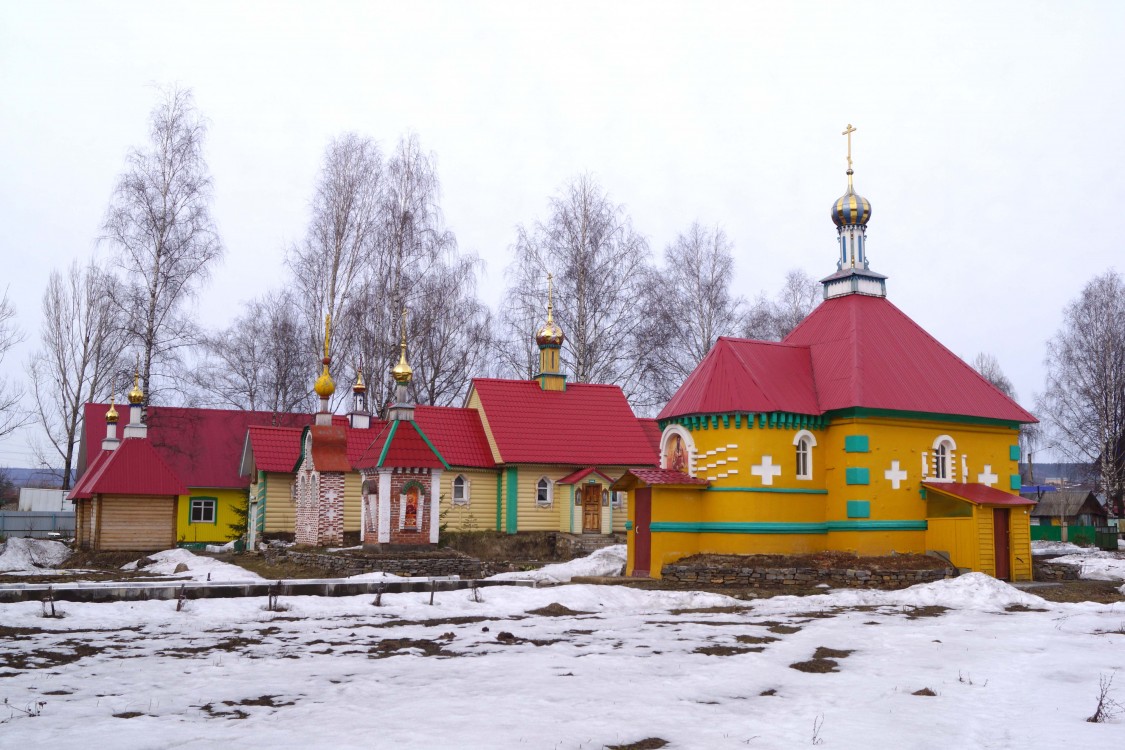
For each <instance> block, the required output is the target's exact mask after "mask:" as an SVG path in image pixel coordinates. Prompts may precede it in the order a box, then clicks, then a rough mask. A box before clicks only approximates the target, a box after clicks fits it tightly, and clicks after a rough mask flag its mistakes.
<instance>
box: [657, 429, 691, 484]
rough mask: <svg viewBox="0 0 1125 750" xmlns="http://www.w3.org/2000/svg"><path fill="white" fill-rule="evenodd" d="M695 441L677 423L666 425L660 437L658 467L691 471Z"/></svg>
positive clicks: (685, 471) (688, 472)
mask: <svg viewBox="0 0 1125 750" xmlns="http://www.w3.org/2000/svg"><path fill="white" fill-rule="evenodd" d="M694 455H695V441H693V440H692V438H691V434H690V433H689V432H688V431H687V430H685V429H684V428H683V427H681V426H680V425H678V424H674V425H668V427H666V428H665V429H664V433H663V434H662V435H661V437H660V468H662V469H671V470H673V471H682V472H683V473H685V474H691V473H692V458H693V457H694Z"/></svg>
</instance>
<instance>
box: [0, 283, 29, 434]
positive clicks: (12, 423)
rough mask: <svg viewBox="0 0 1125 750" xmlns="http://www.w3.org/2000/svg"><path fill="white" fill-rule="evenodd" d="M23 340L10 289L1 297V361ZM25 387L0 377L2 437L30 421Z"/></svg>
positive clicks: (0, 424)
mask: <svg viewBox="0 0 1125 750" xmlns="http://www.w3.org/2000/svg"><path fill="white" fill-rule="evenodd" d="M21 341H23V334H22V333H20V330H19V328H17V327H16V308H15V307H13V306H12V303H11V302H10V301H9V300H8V290H7V289H4V295H3V296H2V297H0V363H2V362H3V361H4V356H5V355H6V354H7V353H8V350H10V349H11V348H12V347H13V346H15V345H16V344H18V343H20V342H21ZM22 401H23V388H21V387H20V386H19V385H18V384H14V383H9V382H8V380H7V378H4V377H0V438H2V437H4V436H5V435H9V434H11V433H13V432H15V431H16V430H18V429H19V428H20V427H23V426H24V425H25V424H27V423H28V421H30V419H31V416H30V415H29V414H28V413H27V412H26V411H25V410H24V409H23V407H22V406H21V402H22Z"/></svg>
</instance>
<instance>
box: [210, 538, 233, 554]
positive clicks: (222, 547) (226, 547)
mask: <svg viewBox="0 0 1125 750" xmlns="http://www.w3.org/2000/svg"><path fill="white" fill-rule="evenodd" d="M203 551H204V552H212V553H216V554H218V553H220V552H234V540H233V539H232V540H231V541H229V542H227V543H226V544H208V545H207V546H206V547H204V548H203Z"/></svg>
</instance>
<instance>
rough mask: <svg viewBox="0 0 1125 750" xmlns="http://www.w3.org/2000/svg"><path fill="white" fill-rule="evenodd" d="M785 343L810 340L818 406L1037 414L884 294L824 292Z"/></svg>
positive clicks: (1019, 416) (1011, 417) (1015, 417)
mask: <svg viewBox="0 0 1125 750" xmlns="http://www.w3.org/2000/svg"><path fill="white" fill-rule="evenodd" d="M784 343H786V344H791V345H796V346H807V347H809V349H810V351H811V353H812V367H813V373H814V375H815V377H816V394H817V397H818V398H819V401H820V406H821V409H822V410H823V411H832V410H834V409H846V408H850V407H866V408H870V409H890V410H895V411H914V412H927V413H931V414H954V415H963V416H973V417H983V418H987V419H999V420H1005V421H1011V422H1035V421H1036V419H1035V417H1033V416H1032V415H1031V414H1029V413H1028V412H1027V411H1025V410H1024V409H1023V408H1021V407H1020V405H1019V404H1017V403H1016V402H1015V401H1013V400H1012V399H1010V398H1008V397H1007V396H1005V395H1004V394H1003V393H1001V392H1000V391H999V390H997V389H996V388H995V387H994V386H993V385H992V384H991V383H989V382H988V381H987V380H985V379H984V378H983V377H981V376H980V374H979V373H977V371H976V370H974V369H973V368H972V367H970V366H969V365H967V364H965V363H964V362H963V361H961V359H960V358H958V357H957V355H955V354H954V353H953V352H951V351H949V350H948V349H946V348H945V347H944V346H942V345H941V344H940V343H939V342H938V341H937V340H936V339H935V338H934V337H933V336H931V335H930V334H928V333H926V332H925V331H924V330H922V328H921V326H919V325H918V324H917V323H915V322H914V321H913V320H911V319H910V318H909V317H907V316H906V314H905V313H903V312H902V311H901V310H899V309H898V308H897V307H895V306H894V305H893V304H891V302H890V301H889V300H887V299H886V298H884V297H868V296H865V295H861V294H849V295H845V296H843V297H836V298H834V299H830V300H825V301H824V302H823V303H821V304H820V305H819V306H818V307H817V308H816V309H815V310H813V312H812V313H811V314H810V315H809V316H808V317H807V318H805V319H804V321H802V322H801V324H800V325H798V326H797V327H796V328H795V329H794V330H793V332H792V333H790V334H789V336H787V337H786V339H785V342H784Z"/></svg>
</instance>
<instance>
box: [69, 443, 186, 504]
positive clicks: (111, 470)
mask: <svg viewBox="0 0 1125 750" xmlns="http://www.w3.org/2000/svg"><path fill="white" fill-rule="evenodd" d="M187 491H188V488H187V485H185V484H184V482H183V480H181V479H180V477H179V476H177V474H176V472H174V471H173V470H172V469H171V468H170V467H169V466H168V464H166V463H165V462H164V459H162V458H161V457H160V453H159V451H157V450H156V448H155V447H154V446H153V444H152V443H151V442H150V441H149V440H148V439H146V438H128V439H126V440H122V441H121V444H120V445H118V446H117V448H116V449H115V450H112V451H102V452H101V453H99V454H98V455H97V456H96V457H95V458H94V462H93V463H92V464H90V466H89V467H88V469H87V470H86V472H85V473H84V474H82V476H81V478H79V480H78V483H77V484H75V486H74V489H73V490H71V492H70V495H68V496H67V498H68V499H69V500H84V499H86V498H89V497H93V496H94V495H158V496H162V497H167V496H168V495H186V494H187Z"/></svg>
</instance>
